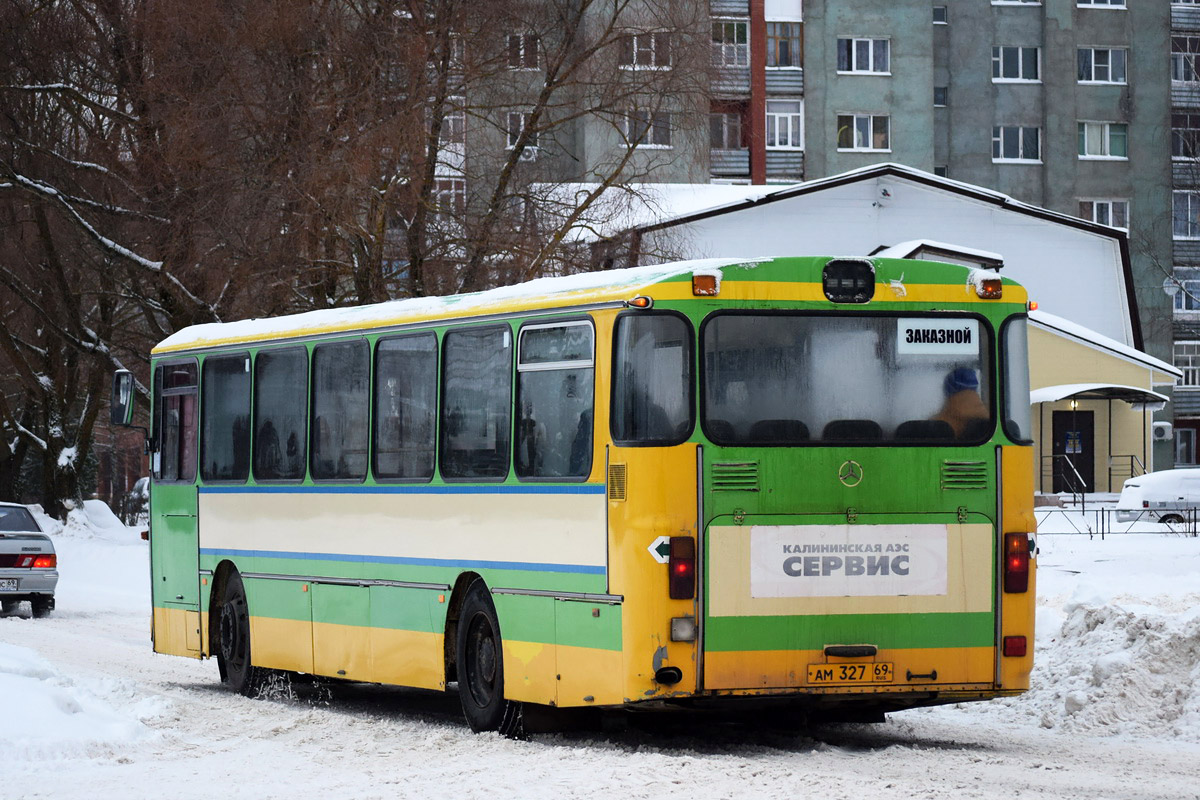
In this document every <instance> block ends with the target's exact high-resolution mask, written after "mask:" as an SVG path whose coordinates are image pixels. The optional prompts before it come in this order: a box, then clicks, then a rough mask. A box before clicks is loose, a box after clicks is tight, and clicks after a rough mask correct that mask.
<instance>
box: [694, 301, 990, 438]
mask: <svg viewBox="0 0 1200 800" xmlns="http://www.w3.org/2000/svg"><path fill="white" fill-rule="evenodd" d="M701 339H702V343H701V346H702V352H703V370H704V376H703V378H704V380H703V385H704V429H705V431H706V432H707V434H708V436H709V438H710V439H712V440H713V441H714V442H716V443H718V444H733V445H774V444H781V445H787V444H790V445H797V444H825V443H842V444H854V443H864V442H879V443H895V444H914V445H920V444H938V443H947V444H948V443H959V444H961V443H965V442H974V443H977V442H982V441H983V440H985V439H986V438H988V437H989V436H990V434H991V431H992V429H993V426H994V423H993V418H994V415H993V412H992V407H991V397H992V391H991V387H990V385H989V382H990V375H991V369H990V359H989V352H990V340H989V337H988V334H987V330H986V328H985V327H984V325H983V324H982V322H981V321H980V320H979V319H978V318H976V317H967V316H950V315H938V316H936V317H934V316H928V317H924V316H923V317H902V316H870V315H855V316H836V317H835V316H830V315H813V314H808V315H804V314H786V313H785V314H778V313H776V314H719V315H716V316H713V317H711V318H710V319H709V321H708V322H707V324H706V325H705V326H704V328H703V330H702V334H701Z"/></svg>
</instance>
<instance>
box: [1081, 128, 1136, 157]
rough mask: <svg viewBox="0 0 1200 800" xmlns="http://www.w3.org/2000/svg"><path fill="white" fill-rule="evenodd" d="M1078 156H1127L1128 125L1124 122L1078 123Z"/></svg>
mask: <svg viewBox="0 0 1200 800" xmlns="http://www.w3.org/2000/svg"><path fill="white" fill-rule="evenodd" d="M1079 157H1080V158H1128V157H1129V126H1128V125H1127V124H1125V123H1124V122H1081V123H1079Z"/></svg>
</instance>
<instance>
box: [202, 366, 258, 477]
mask: <svg viewBox="0 0 1200 800" xmlns="http://www.w3.org/2000/svg"><path fill="white" fill-rule="evenodd" d="M202 374H203V377H204V380H203V384H202V387H201V391H202V396H203V398H204V403H203V413H202V414H201V419H200V456H201V464H200V476H201V477H202V478H204V480H206V481H245V480H246V478H247V477H248V476H249V475H250V354H249V353H239V354H237V355H232V356H209V357H208V358H206V359H204V368H203V372H202Z"/></svg>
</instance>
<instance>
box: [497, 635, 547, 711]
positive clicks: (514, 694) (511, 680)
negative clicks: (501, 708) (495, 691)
mask: <svg viewBox="0 0 1200 800" xmlns="http://www.w3.org/2000/svg"><path fill="white" fill-rule="evenodd" d="M554 650H555V646H554V645H552V644H541V643H539V642H514V641H512V640H508V639H506V640H504V696H505V697H507V698H508V699H509V700H519V701H521V702H524V703H541V704H543V705H554V704H555V702H557V699H558V681H557V680H556V678H555V676H556V675H557V674H558V672H557V671H556V670H557V667H558V659H557V656H556V654H555V652H554Z"/></svg>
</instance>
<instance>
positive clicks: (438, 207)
mask: <svg viewBox="0 0 1200 800" xmlns="http://www.w3.org/2000/svg"><path fill="white" fill-rule="evenodd" d="M429 199H430V209H429V210H430V215H429V216H430V219H431V220H432V221H433V222H435V223H438V222H440V223H443V224H444V223H448V222H451V221H452V220H455V219H462V217H463V214H464V213H465V212H466V210H467V182H466V181H465V180H463V179H462V178H436V179H435V180H434V182H433V192H432V194H431V195H430V198H429Z"/></svg>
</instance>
